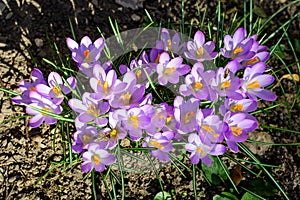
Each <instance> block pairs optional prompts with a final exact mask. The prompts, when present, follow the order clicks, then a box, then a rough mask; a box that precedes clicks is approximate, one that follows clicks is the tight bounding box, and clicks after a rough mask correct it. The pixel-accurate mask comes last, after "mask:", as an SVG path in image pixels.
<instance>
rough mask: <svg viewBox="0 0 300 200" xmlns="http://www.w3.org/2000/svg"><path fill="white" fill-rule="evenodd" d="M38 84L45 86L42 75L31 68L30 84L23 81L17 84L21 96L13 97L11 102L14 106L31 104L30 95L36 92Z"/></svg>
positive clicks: (37, 70)
mask: <svg viewBox="0 0 300 200" xmlns="http://www.w3.org/2000/svg"><path fill="white" fill-rule="evenodd" d="M38 84H44V85H45V84H46V81H45V79H44V76H43V73H42V72H41V71H40V70H39V69H37V68H33V70H32V72H31V82H28V81H24V80H23V81H21V82H20V83H19V89H20V91H21V92H22V95H21V96H16V97H13V98H12V102H14V103H16V104H20V103H25V104H30V103H32V101H31V98H30V93H35V92H36V86H37V85H38Z"/></svg>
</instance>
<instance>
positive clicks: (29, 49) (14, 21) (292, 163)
mask: <svg viewBox="0 0 300 200" xmlns="http://www.w3.org/2000/svg"><path fill="white" fill-rule="evenodd" d="M116 2H119V3H115V1H97V0H93V1H80V0H78V1H76V0H70V1H67V0H64V1H62V0H48V1H42V0H35V1H34V0H2V1H0V24H1V25H0V77H1V78H0V87H2V88H5V89H8V90H14V91H17V83H18V82H19V81H20V80H22V79H28V78H29V76H30V72H31V70H32V68H33V67H35V64H37V65H38V67H39V68H40V69H41V70H42V71H43V72H44V73H45V74H47V73H49V72H50V71H51V70H53V69H52V68H51V66H49V65H48V64H46V63H45V62H44V61H43V60H42V58H47V59H49V60H52V59H57V57H55V56H53V55H55V53H54V51H53V49H51V48H50V46H51V45H53V42H55V43H56V44H57V46H58V49H60V51H61V52H62V54H64V53H65V52H68V51H67V46H66V43H65V37H70V36H71V29H70V24H69V19H70V21H71V22H72V24H73V25H74V32H75V34H76V36H77V38H82V37H83V36H84V35H88V36H90V37H91V38H92V40H94V39H96V38H98V37H99V32H98V31H97V28H96V27H99V28H101V30H102V31H103V33H104V34H105V36H108V37H109V36H111V35H112V34H113V32H112V30H111V28H110V25H109V21H108V16H111V18H112V19H116V20H117V22H118V24H119V27H120V31H124V30H129V29H132V28H139V27H142V25H143V24H144V23H146V22H147V19H146V18H145V12H144V9H147V10H148V12H149V13H150V15H151V16H152V18H153V20H154V21H157V22H160V20H161V21H162V23H166V22H167V21H168V19H170V20H171V22H179V21H180V20H181V2H179V1H170V0H166V1H157V0H153V1H144V0H131V1H130V0H118V1H116ZM130 2H135V3H133V4H132V3H130ZM191 2H193V1H191ZM191 2H190V1H187V2H186V3H185V16H186V18H185V20H186V22H190V20H191V19H193V18H194V19H195V20H197V17H196V16H197V13H198V10H197V6H196V5H195V3H191ZM199 2H201V3H198V4H197V5H198V8H199V11H200V12H201V13H202V12H203V11H204V8H205V6H207V8H208V9H207V16H209V17H210V16H214V15H215V10H214V9H215V8H216V5H217V2H216V1H203V2H202V1H199ZM270 2H271V3H270ZM287 3H288V1H283V0H281V1H279V0H276V1H275V0H274V1H262V0H261V1H255V6H257V7H259V8H260V9H261V10H260V14H261V15H266V16H271V15H272V14H273V13H274V12H276V11H277V10H278V9H279V8H280V7H282V6H284V5H286V4H287ZM299 8H300V5H299V3H298V4H297V5H294V6H292V7H291V8H289V9H286V10H285V11H284V12H283V13H282V14H281V15H279V16H278V17H276V18H275V19H274V20H272V26H270V27H269V28H268V30H267V31H266V34H270V33H272V32H273V31H274V30H276V29H277V28H278V27H279V25H280V24H282V22H285V21H286V20H287V19H289V18H290V17H291V16H292V15H293V14H295V13H296V11H297V10H298V11H299V10H300V9H299ZM222 9H223V10H224V11H225V13H226V18H225V24H228V23H230V22H229V19H230V18H231V17H232V16H233V13H234V12H235V11H238V13H239V14H242V13H243V12H242V10H243V9H242V5H241V4H240V3H239V1H225V0H224V1H222ZM262 11H263V12H262ZM198 23H199V21H198ZM299 29H300V18H299V16H298V17H297V18H296V20H295V21H294V22H293V23H292V24H291V26H290V28H289V30H288V33H289V35H290V37H291V38H298V39H300V34H299ZM278 39H279V38H278V37H277V38H276V37H275V38H274V39H273V40H271V41H269V42H268V43H267V44H266V45H269V46H271V45H273V44H275V43H276V42H277V40H278ZM282 42H283V43H284V44H285V45H286V47H287V49H286V57H285V58H284V61H285V62H286V63H293V62H294V61H293V57H292V56H290V55H291V51H290V48H288V45H287V44H288V43H287V41H286V40H285V39H284V40H283V41H282ZM298 53H299V52H298ZM298 56H299V54H298ZM271 63H273V64H274V65H277V68H280V67H281V66H282V64H281V63H280V62H278V61H277V60H276V59H274V60H272V61H271ZM291 70H292V72H293V73H299V72H298V71H297V69H296V68H295V67H292V68H291ZM286 73H287V72H286V71H284V70H283V71H282V72H280V73H278V74H277V75H278V76H279V77H278V78H280V77H282V76H283V75H284V74H286ZM281 83H282V86H283V88H284V89H285V91H286V94H285V95H284V94H283V93H282V90H281V89H279V87H278V88H275V89H274V91H275V92H276V94H277V95H278V96H279V99H280V102H283V104H282V105H281V106H280V107H277V108H276V109H273V110H271V111H269V112H267V113H263V114H260V115H259V116H258V117H259V118H260V119H261V123H262V124H265V125H269V126H276V127H280V128H287V129H292V130H295V131H300V125H299V124H300V121H299V103H300V102H299V99H298V100H297V101H295V104H293V103H294V100H295V98H297V96H296V92H297V89H298V88H296V87H295V85H294V84H293V82H292V81H291V80H286V79H284V80H282V81H281ZM298 91H299V90H298ZM7 96H8V94H7V93H4V92H0V110H1V114H0V122H4V121H6V123H5V124H1V125H0V199H29V200H32V199H43V200H45V199H92V190H91V180H90V179H89V178H87V179H83V178H84V176H85V174H83V173H82V172H81V170H80V164H78V163H77V164H75V165H73V167H72V168H70V167H67V168H66V170H64V168H63V166H59V167H57V168H55V169H53V168H52V167H53V164H52V162H58V161H61V160H62V146H61V143H60V142H57V144H56V147H55V148H53V143H52V140H53V136H54V133H53V131H51V130H52V128H53V127H52V128H51V127H49V126H43V127H41V128H38V129H30V128H28V127H27V126H26V124H27V123H28V118H22V116H24V108H22V107H18V106H14V105H12V103H11V102H10V99H9V98H8V97H7ZM298 97H299V94H298ZM284 102H285V103H284ZM269 105H272V103H269V104H267V105H266V104H262V105H261V106H262V107H263V106H269ZM291 105H293V107H292V106H291ZM20 116H21V118H19V119H18V120H16V121H15V120H13V121H7V120H9V119H13V118H17V117H20ZM288 118H290V119H289V120H287V119H288ZM58 135H59V134H57V137H58V138H57V139H56V140H57V141H59V140H60V139H61V138H59V136H58ZM250 137H251V138H254V139H257V138H258V139H262V140H267V141H270V140H271V141H274V142H276V143H293V142H299V141H300V137H299V135H297V134H295V133H289V132H283V131H275V130H272V131H271V130H267V129H259V130H258V132H257V133H255V134H252V135H251V136H250ZM251 148H254V149H253V151H256V153H257V156H258V157H259V158H260V159H261V161H262V162H263V163H268V164H272V165H278V166H281V167H280V168H275V169H274V170H273V171H272V174H273V175H274V177H275V179H276V180H278V182H279V183H280V184H281V185H282V186H283V188H284V189H285V191H286V192H287V194H288V195H289V197H290V198H291V199H298V198H299V197H300V192H299V191H300V186H299V184H300V174H299V173H300V167H299V163H300V149H299V147H295V146H290V147H274V146H273V147H267V148H266V147H264V148H263V147H255V146H252V147H251ZM240 156H241V157H243V155H240ZM49 169H53V170H52V171H51V172H50V173H49V174H48V176H47V178H46V179H45V180H43V181H41V182H40V183H39V184H37V185H35V184H36V183H37V182H38V180H39V178H40V177H42V176H43V175H45V173H47V171H48V170H49ZM184 172H185V173H186V174H187V177H186V178H184V177H182V176H181V175H180V174H179V173H178V171H176V169H175V168H174V167H172V166H168V167H165V168H163V169H162V170H161V171H160V173H159V174H160V176H161V177H162V179H163V184H164V189H165V190H166V191H169V192H170V191H172V190H173V191H174V192H173V193H174V194H176V197H177V199H190V198H191V197H192V195H193V188H192V181H191V180H192V178H191V174H190V172H188V171H184ZM246 178H247V175H246V174H245V175H244V181H246ZM96 182H97V192H98V198H99V199H106V198H107V196H106V194H105V188H104V186H103V185H102V183H101V182H100V180H99V177H97V179H96ZM125 183H126V185H125V191H126V198H127V199H152V198H153V196H154V195H155V194H156V193H157V192H159V191H160V187H159V184H158V181H157V179H156V177H155V175H154V173H150V174H146V175H141V174H133V173H126V174H125ZM197 185H198V188H197V190H198V191H202V194H201V197H202V199H211V198H212V196H213V195H214V194H218V193H220V192H221V191H222V190H224V187H221V186H220V187H219V186H209V185H208V184H207V183H206V182H205V180H204V178H203V177H202V176H201V175H200V174H198V175H197ZM276 198H277V199H281V198H282V197H281V196H280V194H279V193H278V195H277V196H276Z"/></svg>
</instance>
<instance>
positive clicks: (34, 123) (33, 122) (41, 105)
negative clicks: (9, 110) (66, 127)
mask: <svg viewBox="0 0 300 200" xmlns="http://www.w3.org/2000/svg"><path fill="white" fill-rule="evenodd" d="M30 98H34V99H35V100H34V102H33V103H31V104H29V105H30V106H31V107H34V108H38V109H41V110H43V111H47V112H51V113H54V114H60V113H61V112H62V107H61V106H57V105H55V104H53V103H52V102H51V101H50V100H49V99H47V98H44V97H42V96H40V95H39V94H37V93H32V94H31V96H30ZM31 107H26V113H28V114H30V115H34V116H33V117H32V118H31V119H30V120H29V126H30V127H32V128H36V127H38V126H40V125H41V124H42V123H43V122H44V121H45V123H46V124H55V123H56V122H57V119H55V118H53V117H51V116H49V115H47V114H44V113H42V112H39V111H37V110H34V109H33V108H31Z"/></svg>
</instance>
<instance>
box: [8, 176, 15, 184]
mask: <svg viewBox="0 0 300 200" xmlns="http://www.w3.org/2000/svg"><path fill="white" fill-rule="evenodd" d="M16 179H17V177H16V176H12V177H10V178H9V179H8V182H9V183H12V182H15V180H16Z"/></svg>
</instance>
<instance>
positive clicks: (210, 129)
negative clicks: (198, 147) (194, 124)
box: [201, 125, 219, 138]
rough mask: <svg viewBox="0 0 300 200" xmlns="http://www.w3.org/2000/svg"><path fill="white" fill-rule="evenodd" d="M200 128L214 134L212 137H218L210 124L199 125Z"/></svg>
mask: <svg viewBox="0 0 300 200" xmlns="http://www.w3.org/2000/svg"><path fill="white" fill-rule="evenodd" d="M201 128H203V129H204V130H205V131H207V132H208V133H209V134H212V135H213V136H214V138H217V137H219V134H217V133H216V132H215V131H214V129H212V128H211V127H210V126H206V125H204V126H201Z"/></svg>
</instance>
